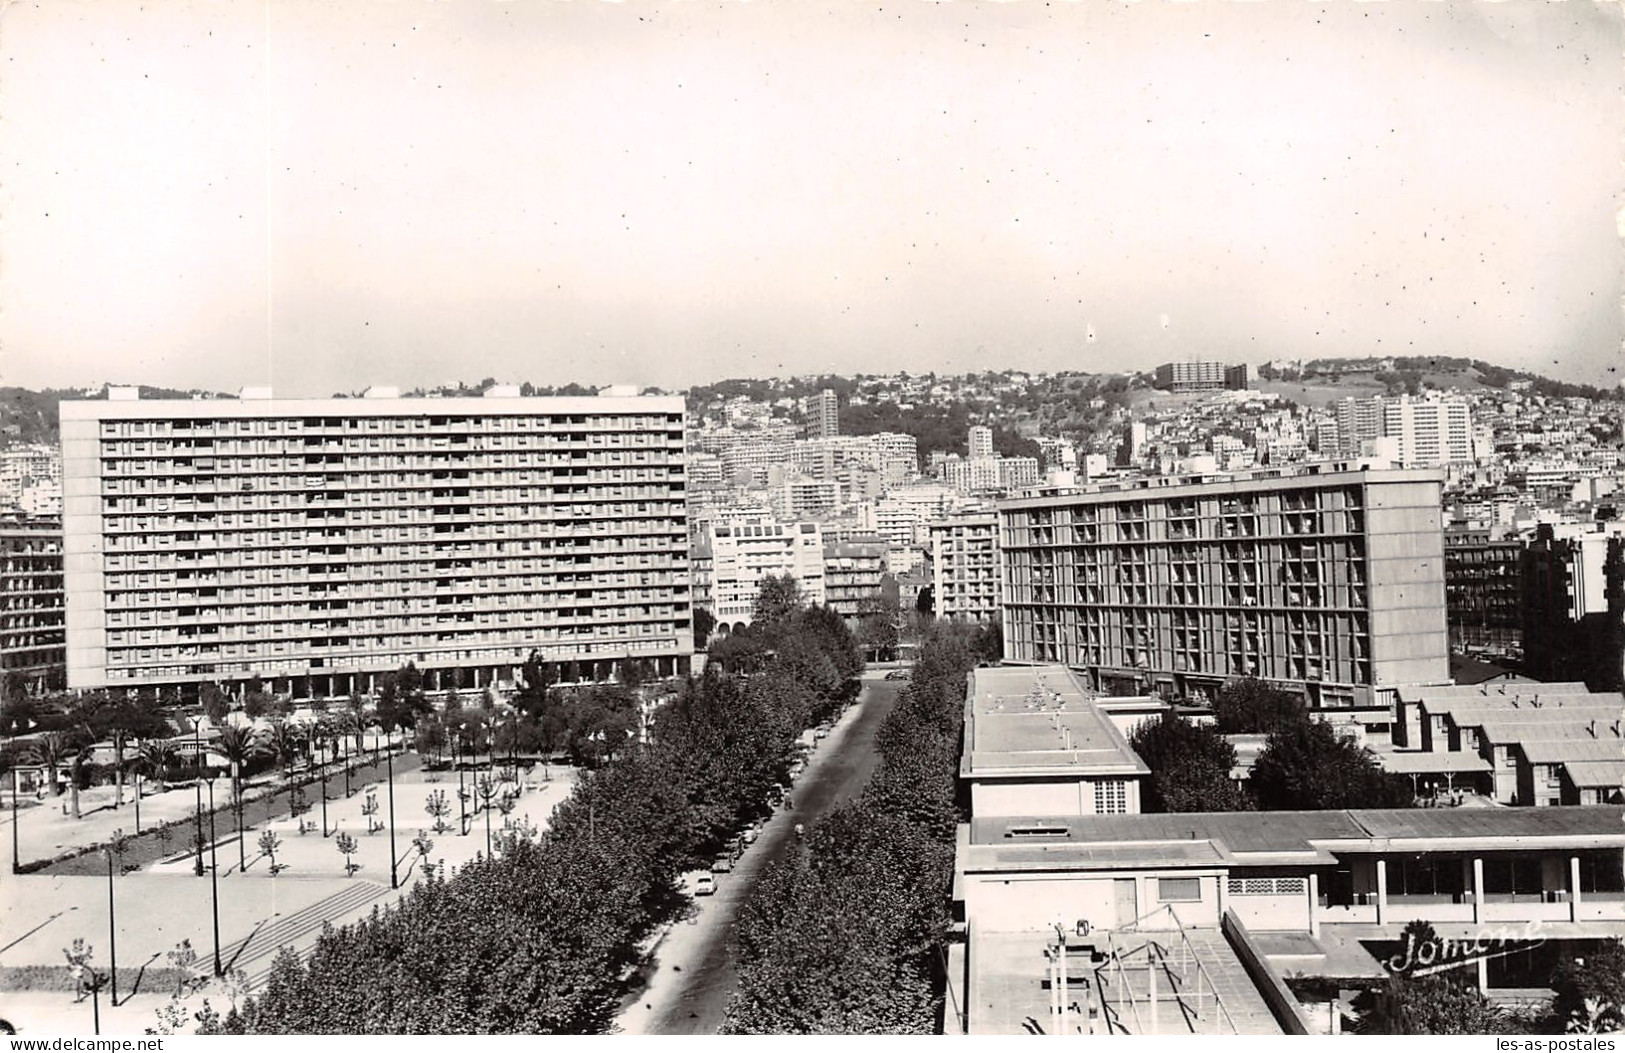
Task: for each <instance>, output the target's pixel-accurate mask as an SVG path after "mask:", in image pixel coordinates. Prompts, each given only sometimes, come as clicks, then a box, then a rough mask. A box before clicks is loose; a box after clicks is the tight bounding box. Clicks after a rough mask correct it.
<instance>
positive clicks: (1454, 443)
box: [1333, 392, 1473, 468]
mask: <svg viewBox="0 0 1625 1053" xmlns="http://www.w3.org/2000/svg"><path fill="white" fill-rule="evenodd" d="M1333 411H1334V413H1335V414H1336V417H1337V437H1338V442H1339V444H1340V446H1341V448H1342V453H1343V456H1345V457H1359V456H1362V455H1364V454H1366V453H1367V452H1368V451H1369V450H1370V449H1372V445H1371V444H1373V443H1376V441H1377V440H1379V439H1391V440H1392V446H1391V447H1389V449H1390V450H1391V453H1392V455H1393V457H1394V458H1395V459H1396V460H1397V461H1398V462H1399V463H1400V464H1401V465H1403V466H1405V467H1407V468H1425V467H1442V466H1445V465H1452V464H1471V463H1473V420H1472V410H1471V409H1470V407H1469V406H1468V405H1467V401H1466V400H1465V399H1462V398H1459V397H1456V396H1452V395H1440V394H1438V393H1437V392H1431V393H1429V394H1427V395H1425V396H1421V397H1417V396H1412V395H1401V396H1399V397H1398V398H1368V399H1340V400H1339V401H1338V402H1337V403H1336V404H1335V406H1334V407H1333Z"/></svg>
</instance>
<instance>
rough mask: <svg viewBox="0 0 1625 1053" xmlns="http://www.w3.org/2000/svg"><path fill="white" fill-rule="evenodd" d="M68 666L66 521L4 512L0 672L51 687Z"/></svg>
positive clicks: (0, 520) (0, 524)
mask: <svg viewBox="0 0 1625 1053" xmlns="http://www.w3.org/2000/svg"><path fill="white" fill-rule="evenodd" d="M64 671H65V655H64V638H63V593H62V523H61V521H60V520H57V519H34V518H29V517H26V516H5V517H0V675H4V676H5V677H6V679H7V681H8V682H9V683H20V684H21V685H22V686H23V687H24V688H26V689H30V690H39V689H47V690H48V689H53V688H60V687H62V686H63V676H64Z"/></svg>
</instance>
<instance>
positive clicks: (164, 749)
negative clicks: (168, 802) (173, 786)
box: [135, 739, 180, 794]
mask: <svg viewBox="0 0 1625 1053" xmlns="http://www.w3.org/2000/svg"><path fill="white" fill-rule="evenodd" d="M179 761H180V753H179V752H178V751H177V750H176V749H175V747H174V745H173V744H172V743H170V742H169V741H168V740H167V739H148V740H147V741H145V742H143V743H142V744H141V755H140V756H139V757H137V758H136V761H135V763H136V767H137V770H139V771H140V772H141V773H142V774H143V775H145V776H146V777H147V778H148V779H157V780H158V781H159V782H161V783H163V785H164V789H165V790H168V789H169V770H170V769H171V768H173V767H174V766H175V765H176V764H177V763H178V762H179ZM136 792H137V793H138V794H139V793H140V792H141V791H140V789H139V788H137V790H136Z"/></svg>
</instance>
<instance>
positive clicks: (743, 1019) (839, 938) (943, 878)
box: [725, 623, 988, 1034]
mask: <svg viewBox="0 0 1625 1053" xmlns="http://www.w3.org/2000/svg"><path fill="white" fill-rule="evenodd" d="M987 644H988V641H987V640H986V639H985V638H984V636H983V634H980V633H979V632H978V630H976V629H975V628H973V627H966V626H958V625H951V624H946V623H943V624H939V625H938V626H936V627H935V628H934V629H933V631H932V632H931V634H930V635H929V636H928V637H927V638H926V640H925V642H924V643H923V645H922V647H921V651H920V655H919V658H918V660H917V662H916V664H915V667H914V675H913V680H912V683H911V684H910V686H909V687H908V689H906V690H905V691H903V692H902V693H901V694H900V695H899V697H898V699H897V701H896V703H895V706H894V708H893V710H892V712H891V713H890V714H889V715H888V717H887V719H886V721H885V723H884V724H883V725H882V726H881V729H880V732H879V734H878V737H877V740H876V744H877V747H878V751H879V754H880V763H879V765H878V767H877V768H876V770H875V773H874V775H873V776H872V778H871V780H870V782H869V785H868V786H867V787H866V788H865V790H864V792H863V794H862V795H861V796H860V797H859V798H858V800H856V801H855V802H853V803H852V804H849V805H847V806H845V807H843V808H841V809H839V810H837V811H835V812H833V813H832V814H831V815H829V816H828V817H827V818H826V819H824V820H823V821H821V822H820V823H818V824H817V826H816V827H815V828H814V829H813V830H812V832H811V834H810V835H809V837H808V839H807V842H806V844H805V846H804V848H803V849H802V850H799V851H796V852H794V853H793V854H792V855H791V856H789V857H788V858H787V859H785V860H783V861H781V862H779V863H776V864H774V865H773V866H772V867H770V868H769V869H768V871H767V872H766V873H765V874H764V875H763V878H762V880H761V882H760V884H759V885H758V886H757V890H756V894H755V895H754V896H753V897H752V898H751V900H750V902H749V903H747V904H746V905H745V907H744V908H743V910H742V912H741V915H740V920H739V928H738V962H739V976H740V982H739V990H738V992H737V994H736V995H735V996H734V998H733V1000H732V1002H731V1003H730V1004H729V1007H728V1017H727V1023H726V1025H725V1030H726V1031H728V1032H730V1033H735V1034H780V1033H786V1032H789V1033H826V1034H932V1033H935V1032H936V1030H937V1028H938V1023H939V1019H940V1015H941V1012H942V979H943V975H944V973H943V962H944V954H945V945H946V940H947V934H948V927H949V916H948V903H949V897H950V892H951V890H952V884H953V859H954V831H955V828H956V824H957V822H958V817H959V807H958V799H957V795H956V792H955V787H956V775H957V772H958V766H959V751H960V741H961V734H962V731H963V724H964V703H965V677H966V674H967V673H968V672H969V671H970V670H971V669H972V668H973V667H974V666H975V665H976V664H977V662H978V661H980V660H982V659H983V658H984V657H985V654H986V652H985V651H984V650H983V648H985V647H986V646H987Z"/></svg>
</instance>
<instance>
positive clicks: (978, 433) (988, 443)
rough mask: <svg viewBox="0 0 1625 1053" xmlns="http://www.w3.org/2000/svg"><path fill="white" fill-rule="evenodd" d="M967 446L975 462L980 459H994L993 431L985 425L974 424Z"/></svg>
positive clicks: (967, 439)
mask: <svg viewBox="0 0 1625 1053" xmlns="http://www.w3.org/2000/svg"><path fill="white" fill-rule="evenodd" d="M965 445H966V447H967V448H968V450H969V453H970V459H971V460H973V461H974V460H975V459H976V458H978V457H992V456H993V429H992V428H989V427H987V426H986V425H985V424H972V425H971V427H970V433H969V435H968V436H967V438H966V443H965Z"/></svg>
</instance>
